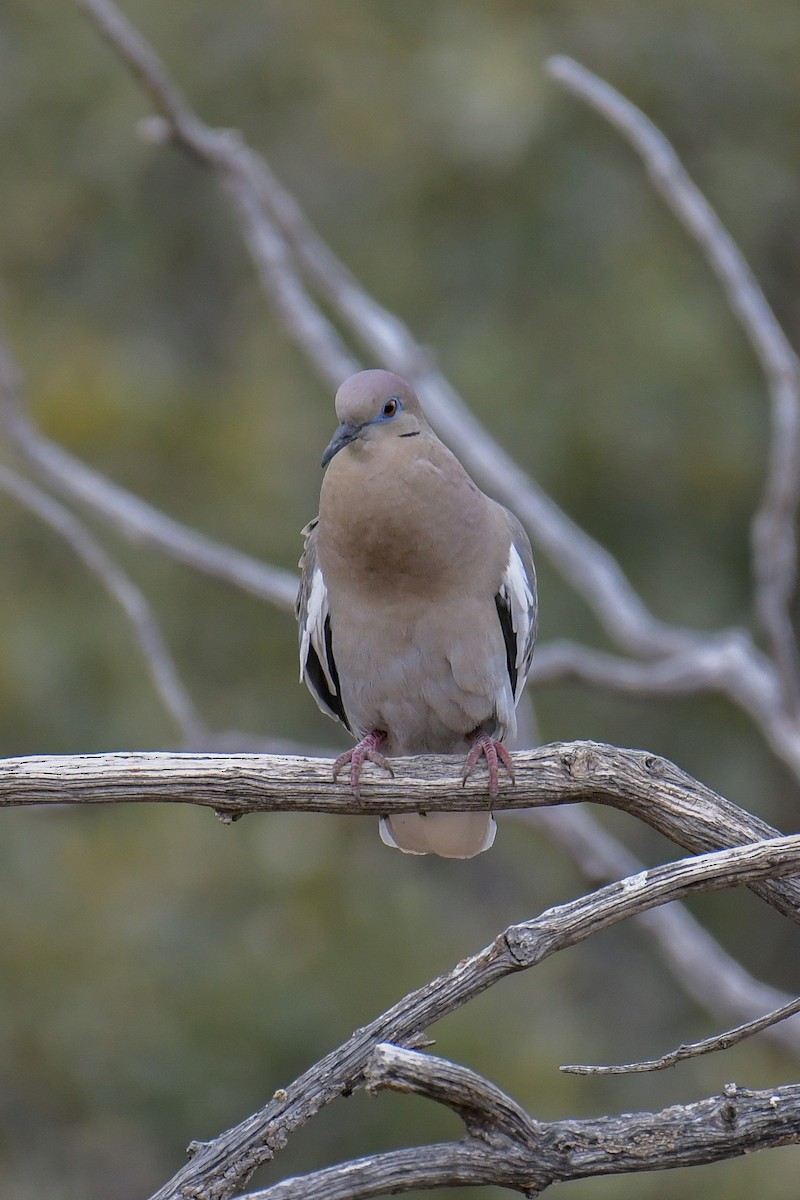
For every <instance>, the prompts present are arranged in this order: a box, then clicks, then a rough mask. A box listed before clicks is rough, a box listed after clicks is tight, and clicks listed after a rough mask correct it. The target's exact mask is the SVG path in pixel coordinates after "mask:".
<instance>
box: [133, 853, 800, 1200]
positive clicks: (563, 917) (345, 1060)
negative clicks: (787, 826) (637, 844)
mask: <svg viewBox="0 0 800 1200" xmlns="http://www.w3.org/2000/svg"><path fill="white" fill-rule="evenodd" d="M798 870H800V835H797V836H795V837H786V838H775V839H772V840H770V841H767V842H759V843H755V844H752V845H748V846H738V847H736V848H734V849H731V850H721V851H717V852H716V853H713V854H705V855H701V856H699V857H696V858H689V859H680V860H678V861H677V862H674V863H668V864H666V865H665V866H660V867H654V868H653V869H652V870H650V871H643V872H641V874H639V875H636V876H633V877H631V878H628V879H623V880H620V881H619V882H617V883H613V884H609V885H608V886H607V887H604V888H600V889H599V890H598V891H596V892H593V893H592V894H591V895H588V896H584V897H581V898H580V899H578V900H573V901H571V902H569V903H568V904H562V905H558V906H556V907H554V908H550V909H548V910H547V911H546V912H544V913H542V914H541V916H539V917H537V918H535V919H533V920H531V921H525V922H522V923H520V924H518V925H512V926H510V927H509V928H508V929H506V930H505V932H504V933H502V934H500V935H498V937H496V938H495V939H494V941H492V942H491V943H490V944H489V945H488V946H486V947H485V948H484V949H483V950H480V951H479V952H478V953H477V954H474V955H471V956H470V957H469V958H465V959H462V960H461V962H459V963H458V964H457V965H456V966H455V967H454V968H453V969H452V970H451V971H449V972H447V973H446V974H444V975H440V976H439V977H438V978H437V979H434V980H433V981H432V982H431V983H429V984H427V985H426V986H424V987H422V988H419V989H418V990H417V991H415V992H411V993H410V994H409V995H407V996H405V997H404V998H403V999H402V1000H400V1001H398V1003H397V1004H395V1005H394V1006H393V1007H392V1008H390V1009H388V1010H387V1011H386V1012H384V1013H382V1014H381V1015H380V1016H379V1017H377V1018H376V1019H375V1020H374V1021H372V1022H370V1023H369V1024H368V1025H365V1026H363V1027H362V1028H361V1029H358V1030H356V1032H355V1033H354V1034H353V1035H352V1036H351V1037H350V1038H349V1039H348V1040H347V1041H346V1042H345V1043H344V1044H343V1045H342V1046H340V1047H339V1048H338V1050H334V1051H332V1052H331V1053H330V1054H328V1055H326V1056H325V1058H323V1059H321V1060H320V1061H319V1062H318V1063H316V1064H315V1065H314V1066H313V1067H311V1068H310V1069H309V1070H308V1071H306V1072H305V1073H304V1074H303V1075H301V1076H300V1077H299V1078H298V1079H296V1080H295V1081H294V1082H293V1083H291V1084H289V1085H288V1086H287V1087H285V1088H279V1089H278V1091H277V1092H276V1093H275V1095H274V1096H273V1098H272V1100H271V1101H270V1102H269V1103H268V1104H266V1105H265V1106H264V1107H263V1108H261V1109H260V1110H259V1111H258V1112H256V1113H253V1115H252V1116H250V1117H248V1118H247V1119H246V1120H245V1121H243V1122H242V1123H241V1124H240V1125H237V1126H236V1127H235V1128H233V1129H230V1130H228V1131H226V1132H225V1133H223V1134H220V1136H219V1137H218V1138H215V1139H214V1140H213V1141H212V1142H208V1143H205V1144H197V1145H195V1146H193V1150H194V1157H193V1158H192V1159H191V1161H190V1162H189V1163H187V1164H186V1166H184V1167H183V1168H182V1169H181V1170H180V1171H179V1172H178V1173H177V1175H175V1176H174V1177H173V1179H172V1180H170V1181H169V1183H167V1184H165V1185H164V1187H162V1188H160V1189H159V1191H158V1192H156V1193H155V1194H154V1196H153V1198H152V1200H182V1198H184V1197H186V1196H187V1195H188V1196H191V1195H200V1196H202V1197H203V1200H227V1198H228V1197H230V1196H231V1195H232V1194H233V1193H234V1192H235V1191H236V1190H237V1189H238V1188H240V1187H242V1186H244V1184H245V1183H246V1181H247V1180H248V1179H249V1178H250V1175H251V1174H252V1172H253V1171H254V1170H255V1169H256V1168H257V1167H258V1166H260V1165H261V1164H262V1163H265V1162H267V1161H269V1160H270V1159H271V1158H273V1157H274V1155H275V1154H276V1153H277V1151H278V1150H280V1149H282V1147H283V1146H284V1145H285V1144H286V1141H287V1139H288V1137H289V1136H290V1134H291V1133H292V1131H293V1130H295V1129H297V1128H298V1127H299V1126H300V1125H303V1124H304V1123H305V1122H306V1121H307V1120H309V1119H310V1118H311V1117H312V1116H314V1115H315V1114H316V1113H317V1112H318V1111H319V1110H320V1108H322V1107H323V1106H324V1105H326V1104H329V1103H330V1102H331V1101H332V1100H334V1099H336V1098H337V1097H338V1096H342V1095H346V1094H348V1093H350V1092H352V1091H353V1090H354V1089H355V1088H357V1087H361V1086H363V1085H364V1082H365V1078H366V1076H365V1073H366V1071H367V1067H368V1064H369V1061H370V1058H371V1055H372V1053H373V1051H374V1049H375V1046H376V1045H377V1044H378V1043H379V1042H386V1041H389V1042H392V1043H395V1044H397V1045H407V1044H408V1043H409V1042H412V1043H413V1042H416V1041H417V1039H418V1038H419V1036H420V1034H421V1033H422V1032H423V1031H424V1030H426V1029H427V1028H428V1027H429V1026H430V1025H432V1024H433V1023H434V1022H436V1021H438V1020H440V1019H441V1018H442V1017H444V1016H446V1015H447V1014H448V1013H451V1012H453V1011H455V1010H456V1009H457V1008H460V1007H461V1006H462V1005H463V1004H466V1003H467V1002H468V1001H469V1000H471V999H473V998H474V997H475V996H477V995H479V994H480V993H481V992H484V991H486V989H487V988H489V987H491V986H492V985H493V984H495V983H497V982H499V980H501V979H503V978H505V977H506V976H507V975H510V974H514V973H516V972H517V971H520V970H525V969H527V968H530V967H534V966H536V965H538V964H539V963H540V962H543V961H544V960H545V959H546V958H549V957H550V955H552V954H555V953H557V952H558V951H560V950H564V949H566V948H567V947H570V946H574V945H577V944H578V943H580V942H582V941H584V940H586V939H587V938H589V937H592V936H593V935H594V934H596V933H599V932H601V931H602V930H604V929H608V928H610V927H611V926H612V925H616V924H618V923H619V922H620V921H623V920H626V919H628V918H629V917H632V916H634V915H635V914H636V913H640V912H645V911H646V910H647V909H649V908H652V907H654V906H656V905H659V904H666V903H668V902H669V901H670V900H675V899H678V898H679V897H684V896H688V895H692V894H698V893H700V892H703V891H707V890H710V889H712V888H724V887H735V886H738V885H739V884H750V885H757V883H758V881H759V880H760V881H761V882H760V885H759V886H760V887H762V888H763V887H764V886H765V885H766V882H767V880H768V879H771V880H772V881H775V886H778V883H777V877H778V876H783V875H786V874H788V873H792V872H797V871H798ZM652 1136H656V1135H655V1133H654V1134H653V1135H652ZM674 1165H679V1164H678V1163H675V1164H674ZM495 1182H496V1181H495ZM193 1188H194V1189H195V1191H194V1192H193V1191H192V1189H193Z"/></svg>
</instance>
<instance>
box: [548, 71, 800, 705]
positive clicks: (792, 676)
mask: <svg viewBox="0 0 800 1200" xmlns="http://www.w3.org/2000/svg"><path fill="white" fill-rule="evenodd" d="M548 71H549V73H550V75H551V76H552V78H553V79H556V80H557V81H558V82H559V83H561V84H562V85H563V86H564V87H566V88H567V89H568V90H569V91H571V92H572V93H573V94H574V95H576V96H579V97H580V98H581V99H582V100H584V101H585V102H586V103H588V104H589V105H590V106H591V107H592V108H594V109H595V110H596V111H598V112H599V113H601V114H602V115H603V116H604V117H605V118H606V120H608V121H609V122H610V123H611V124H612V125H613V126H614V127H615V129H618V130H619V131H620V133H622V134H623V135H624V136H625V137H626V138H627V140H628V141H629V142H630V144H631V145H632V146H633V148H634V149H635V150H636V152H637V153H638V154H639V156H640V157H641V159H642V161H643V162H644V164H645V167H646V168H647V172H648V174H649V176H650V179H651V181H652V183H653V185H654V187H655V188H656V189H657V190H658V191H659V193H660V194H661V196H662V197H663V199H664V200H665V201H666V203H667V205H668V206H669V208H670V209H671V210H672V212H673V213H674V214H675V215H676V217H677V218H678V220H679V221H680V222H681V224H682V225H683V226H684V228H685V229H686V230H687V231H688V232H689V233H690V235H691V236H692V237H693V239H694V241H695V243H696V244H697V246H698V247H699V248H700V250H701V251H702V252H703V254H704V255H705V257H706V260H707V261H708V263H709V265H710V266H711V269H712V270H713V272H714V274H715V275H716V277H717V279H718V280H719V282H720V283H721V285H722V288H723V291H724V293H725V296H726V297H727V300H728V303H729V305H730V307H731V310H732V311H733V312H734V314H735V315H736V317H737V318H738V320H739V323H740V325H741V327H742V329H743V331H744V333H745V334H746V336H747V338H748V340H749V341H750V344H751V345H752V347H753V349H754V351H755V353H756V355H757V357H758V360H759V363H760V364H761V368H762V370H763V372H764V375H765V377H766V380H767V385H768V388H769V394H770V399H771V412H772V420H771V429H770V447H769V457H768V463H767V473H766V480H765V484H764V490H763V495H762V499H761V504H760V506H759V509H758V511H757V513H756V515H755V518H754V521H753V552H754V572H755V583H756V596H755V600H756V609H757V612H758V616H759V618H760V620H761V624H762V626H763V628H764V631H765V633H766V634H767V636H768V638H769V640H770V644H771V647H772V652H773V655H774V658H775V663H776V666H777V668H778V671H779V672H780V675H781V679H782V681H783V687H784V694H785V700H786V704H787V706H788V708H789V709H790V711H791V712H792V713H793V715H795V716H797V715H798V712H800V658H799V657H798V650H797V639H796V637H795V634H794V628H793V625H792V621H791V615H790V612H789V606H790V603H791V600H792V597H793V595H794V590H795V585H796V574H797V542H796V537H795V523H796V519H797V509H798V503H800V362H799V361H798V358H797V356H796V354H795V353H794V350H793V349H792V347H791V345H790V344H789V341H788V339H787V337H786V335H785V334H784V332H783V330H782V329H781V327H780V325H779V324H778V321H777V319H776V317H775V314H774V313H773V311H772V309H771V308H770V306H769V304H768V303H767V300H766V297H765V296H764V293H763V292H762V290H761V288H760V287H759V285H758V283H757V282H756V280H755V278H754V277H753V274H752V272H751V270H750V268H749V267H748V265H747V263H746V261H745V259H744V256H743V255H742V253H741V251H740V250H739V248H738V246H737V245H736V243H735V242H734V241H733V239H732V238H731V236H730V234H729V233H728V231H727V230H726V229H725V227H724V226H723V224H722V222H721V221H720V219H719V217H718V216H717V214H716V213H715V212H714V210H713V209H712V207H711V205H710V204H709V203H708V201H707V200H706V198H705V196H704V195H703V194H702V192H701V191H700V190H699V188H698V187H697V186H696V184H695V183H694V182H693V181H692V180H691V179H690V178H689V176H688V174H687V173H686V170H685V168H684V167H683V164H682V163H681V161H680V159H679V158H678V156H677V154H676V153H675V150H674V149H673V147H672V146H671V145H670V143H669V142H668V141H667V139H666V138H665V136H664V134H663V133H662V132H661V131H660V130H659V129H657V128H656V126H655V125H653V123H652V121H650V120H649V119H648V118H647V117H646V116H645V115H644V113H643V112H641V110H640V109H638V108H636V106H635V105H634V104H632V103H631V102H630V101H629V100H627V99H625V97H624V96H621V95H620V93H619V92H618V91H616V89H615V88H613V87H611V85H610V84H608V83H606V81H605V80H603V79H600V78H599V77H598V76H597V75H594V74H593V73H592V72H591V71H588V70H587V69H586V68H585V67H583V66H581V65H580V64H579V63H577V62H575V61H573V60H572V59H570V58H566V57H562V56H558V57H556V58H551V59H550V61H549V62H548Z"/></svg>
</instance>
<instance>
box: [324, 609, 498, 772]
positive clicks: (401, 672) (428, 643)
mask: <svg viewBox="0 0 800 1200" xmlns="http://www.w3.org/2000/svg"><path fill="white" fill-rule="evenodd" d="M492 610H494V605H493V604H492ZM333 615H334V614H332V616H333ZM340 615H341V616H342V619H341V620H336V619H335V617H334V620H333V621H332V627H333V651H334V657H335V659H336V664H337V669H338V672H339V679H340V684H341V690H342V700H343V703H344V707H345V711H346V712H347V715H348V718H349V720H350V723H351V726H352V728H353V732H354V733H357V734H358V735H359V736H360V737H363V736H364V735H365V734H366V733H369V732H371V731H372V730H373V729H383V730H385V731H386V733H387V735H388V740H387V743H386V746H385V750H386V752H387V753H389V754H394V755H396V754H458V753H461V752H463V750H464V747H465V745H466V744H467V743H468V742H469V740H470V738H471V736H472V735H473V734H474V733H475V732H476V730H481V731H482V732H486V733H489V734H490V735H491V736H493V737H499V738H502V737H504V736H505V735H506V733H507V732H508V731H509V729H510V728H511V727H512V726H513V725H514V724H515V719H514V705H513V698H512V697H511V689H510V684H509V681H508V670H507V665H506V655H505V645H504V643H503V638H502V631H501V629H500V625H499V622H498V621H497V619H496V614H495V613H494V611H491V612H490V613H489V618H492V619H486V620H478V621H476V620H474V619H470V616H471V614H469V613H466V614H465V612H464V605H463V602H462V604H461V605H460V608H459V615H460V617H461V618H462V620H461V626H462V628H463V629H465V630H469V631H470V632H469V635H467V634H466V633H462V632H461V630H460V629H458V628H455V627H454V624H453V621H452V620H451V619H450V617H449V614H448V611H447V607H446V606H442V607H437V608H435V609H434V610H432V611H427V612H425V613H424V614H421V615H419V616H417V617H416V618H414V619H411V618H409V616H408V614H407V613H404V612H403V610H402V609H401V608H399V607H398V609H396V610H395V611H392V610H391V606H390V607H389V608H387V610H386V611H385V612H384V614H383V616H384V620H383V621H382V622H381V624H380V627H379V628H378V629H374V625H373V627H372V632H370V630H371V626H370V623H369V622H368V621H361V620H359V613H358V604H357V603H354V604H351V605H350V606H349V610H348V612H347V614H346V616H344V615H343V614H340ZM365 615H366V614H365ZM465 616H466V618H467V619H466V620H465V619H464V617H465ZM472 616H481V617H482V616H484V613H483V612H480V613H476V614H472ZM372 621H373V623H374V614H373V615H372ZM476 628H477V629H479V630H481V636H480V637H479V638H478V639H477V640H476V637H475V632H474V631H475V629H476Z"/></svg>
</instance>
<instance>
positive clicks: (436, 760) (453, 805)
mask: <svg viewBox="0 0 800 1200" xmlns="http://www.w3.org/2000/svg"><path fill="white" fill-rule="evenodd" d="M392 765H393V767H394V771H395V775H394V778H392V777H391V776H389V775H387V774H386V773H385V772H384V771H381V770H379V769H374V770H370V771H369V773H368V774H367V775H365V776H364V781H363V786H362V791H361V796H360V798H359V799H358V800H357V799H356V798H355V797H354V796H353V794H352V792H351V791H350V788H349V785H348V783H347V780H346V778H345V779H340V780H339V782H334V780H333V778H332V772H331V763H330V762H329V761H328V760H326V759H314V758H289V757H284V756H277V755H257V754H253V755H247V754H239V755H229V756H218V755H189V754H164V753H156V754H135V753H134V754H88V755H68V756H63V757H62V756H57V755H53V756H44V757H32V758H17V759H6V760H4V761H0V807H1V806H4V805H5V806H9V805H19V804H37V805H39V804H65V803H66V804H113V803H123V802H124V803H141V802H152V801H162V802H163V801H167V802H177V803H185V804H201V805H205V806H207V807H209V808H213V809H215V810H216V811H217V812H218V813H221V814H224V815H226V816H227V817H229V818H233V819H235V818H237V817H241V816H244V815H245V814H246V813H253V812H268V811H269V812H286V811H293V812H330V813H357V814H359V815H370V814H371V815H378V816H381V815H383V814H385V813H387V812H408V811H412V812H418V811H423V810H424V811H444V810H448V809H449V810H451V811H465V810H470V809H482V808H486V807H487V805H488V797H487V793H486V785H485V781H484V780H483V779H482V778H481V777H480V776H473V777H472V778H471V779H469V780H468V781H467V784H466V786H462V785H461V782H460V770H461V760H460V759H459V758H457V757H448V756H438V755H425V756H421V757H417V758H397V759H393V760H392ZM514 765H515V769H516V776H517V782H516V785H515V786H513V787H511V786H508V787H506V788H505V790H503V791H502V792H501V795H500V798H499V800H498V801H497V802H496V804H495V805H494V807H495V809H496V810H498V811H501V810H502V809H504V808H531V807H535V806H537V805H540V804H572V803H576V802H578V801H590V802H592V803H596V804H606V805H608V806H610V807H612V808H618V809H621V810H622V811H624V812H628V813H630V814H631V816H635V817H638V818H639V820H642V821H645V822H646V823H647V824H648V825H651V826H652V827H653V828H654V829H657V830H658V831H659V832H660V833H663V834H664V836H665V837H667V838H669V839H670V840H671V841H673V842H675V844H676V845H678V846H683V847H684V848H686V849H688V850H692V851H695V852H698V851H703V850H709V849H717V848H719V847H720V846H736V845H743V844H744V843H746V842H750V841H756V840H761V839H764V838H771V837H775V836H777V831H776V830H775V829H773V828H772V827H771V826H770V825H768V824H767V823H766V822H765V821H761V820H760V819H759V818H758V817H754V816H753V815H752V814H751V813H748V812H746V811H745V810H744V809H742V808H738V807H737V805H735V804H732V803H731V802H730V801H729V800H726V799H725V798H724V797H722V796H719V795H717V793H716V792H713V791H712V790H711V789H710V788H707V787H705V786H704V785H703V784H701V783H699V782H698V781H697V780H696V779H693V778H692V777H691V776H690V775H687V774H686V773H685V772H683V771H681V770H679V769H678V767H676V766H674V764H673V763H670V762H668V761H667V760H666V759H664V758H659V757H658V756H657V755H655V754H648V753H645V752H644V751H641V750H624V749H621V748H619V747H616V746H607V745H602V744H601V743H598V742H555V743H553V744H552V745H549V746H540V747H539V748H538V749H536V750H527V751H519V752H517V753H516V754H515V755H514ZM754 890H755V891H757V892H758V894H759V895H761V896H762V897H763V898H764V899H766V900H768V902H769V903H770V904H772V905H773V906H774V907H775V908H777V909H778V910H779V911H780V912H783V913H784V914H785V915H787V916H791V917H792V919H799V920H800V882H798V883H795V882H793V881H790V880H783V881H781V882H773V881H770V882H767V883H759V884H757V885H756V886H755V888H754Z"/></svg>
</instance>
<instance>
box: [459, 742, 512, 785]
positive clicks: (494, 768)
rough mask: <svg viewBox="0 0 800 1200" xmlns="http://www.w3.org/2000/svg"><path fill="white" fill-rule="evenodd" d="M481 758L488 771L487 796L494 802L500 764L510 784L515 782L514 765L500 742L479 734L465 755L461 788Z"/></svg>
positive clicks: (498, 782)
mask: <svg viewBox="0 0 800 1200" xmlns="http://www.w3.org/2000/svg"><path fill="white" fill-rule="evenodd" d="M481 758H485V759H486V766H487V768H488V771H489V795H490V796H491V798H492V800H496V799H497V793H498V790H499V785H500V777H499V775H500V763H502V764H503V766H504V767H505V769H506V770H507V771H508V774H509V776H510V778H511V782H512V783H514V782H515V775H514V764H513V762H512V761H511V755H510V754H509V753H508V751H507V750H506V748H505V746H504V745H503V743H502V742H496V741H495V740H494V738H490V737H489V735H488V733H479V734H478V736H477V737H476V738H475V740H474V741H473V743H472V749H471V750H470V752H469V754H468V755H467V761H466V763H465V764H464V774H463V776H462V779H461V783H462V786H463V784H465V783H466V782H467V780H468V779H469V777H470V775H471V774H472V772H473V771H474V770H475V767H476V766H477V764H478V762H479V761H480V759H481Z"/></svg>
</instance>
